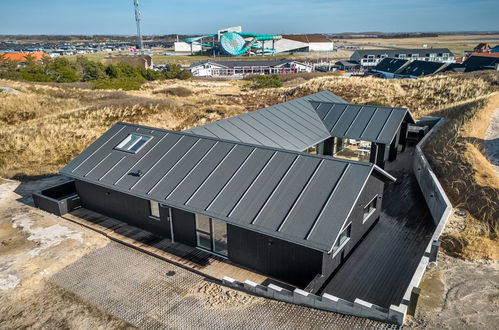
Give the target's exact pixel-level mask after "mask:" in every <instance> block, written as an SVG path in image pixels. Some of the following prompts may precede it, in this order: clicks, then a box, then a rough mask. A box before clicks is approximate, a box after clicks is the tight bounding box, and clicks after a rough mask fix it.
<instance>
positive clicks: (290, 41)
mask: <svg viewBox="0 0 499 330" xmlns="http://www.w3.org/2000/svg"><path fill="white" fill-rule="evenodd" d="M333 49H334V44H333V42H332V41H331V40H329V39H328V38H327V37H326V36H325V35H323V34H287V35H279V34H257V33H247V32H243V31H242V27H241V26H235V27H230V28H225V29H222V30H218V31H217V33H216V34H206V35H202V36H196V37H191V38H187V39H185V40H184V41H179V42H176V43H175V52H190V53H191V54H193V53H196V52H205V53H207V54H212V55H215V56H239V55H264V54H282V53H291V52H330V51H333Z"/></svg>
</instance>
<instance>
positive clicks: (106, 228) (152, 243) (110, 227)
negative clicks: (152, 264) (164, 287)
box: [63, 208, 277, 283]
mask: <svg viewBox="0 0 499 330" xmlns="http://www.w3.org/2000/svg"><path fill="white" fill-rule="evenodd" d="M63 218H65V219H66V220H70V221H72V222H76V223H78V224H80V225H83V226H85V227H87V228H90V229H93V230H95V231H97V232H99V233H101V234H103V235H105V236H107V237H109V238H110V239H112V240H114V241H117V242H120V243H123V244H125V245H128V246H131V247H133V248H135V249H138V250H140V251H142V252H145V253H148V254H150V255H153V256H156V257H158V258H160V259H163V260H165V261H168V262H171V263H173V264H175V265H177V266H181V267H184V268H188V269H190V270H192V271H195V272H196V273H198V274H201V275H204V276H207V277H209V278H212V279H218V280H221V279H222V278H223V277H224V276H229V277H232V278H234V279H236V280H238V281H245V280H251V281H253V282H255V283H264V282H265V283H268V282H277V281H275V280H273V279H271V278H268V277H267V276H264V275H261V274H258V273H255V272H253V271H250V270H247V269H245V268H242V267H240V266H236V265H234V264H232V263H231V262H230V261H228V260H226V259H224V258H221V257H218V256H215V255H213V254H211V253H208V252H205V251H202V250H200V249H197V248H194V247H190V246H187V245H185V244H181V243H172V242H171V241H170V239H169V238H161V237H159V236H156V235H154V234H152V233H150V232H148V231H146V230H143V229H139V228H137V227H133V226H130V225H128V224H127V223H125V222H122V221H119V220H116V219H113V218H110V217H107V216H105V215H102V214H100V213H97V212H93V211H91V210H88V209H85V208H80V209H78V210H75V211H73V212H71V213H68V214H65V215H64V216H63Z"/></svg>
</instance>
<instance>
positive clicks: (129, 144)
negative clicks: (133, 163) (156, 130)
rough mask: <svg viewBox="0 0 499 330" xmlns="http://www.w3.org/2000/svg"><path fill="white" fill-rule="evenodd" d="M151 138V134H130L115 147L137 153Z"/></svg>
mask: <svg viewBox="0 0 499 330" xmlns="http://www.w3.org/2000/svg"><path fill="white" fill-rule="evenodd" d="M150 139H151V137H150V136H145V135H140V134H134V133H132V134H130V135H128V136H127V137H126V138H125V139H124V140H123V141H121V142H120V144H118V145H117V146H116V148H115V149H118V150H121V151H127V152H133V153H136V152H137V151H139V150H140V149H141V148H142V147H143V146H144V145H145V144H146V143H147V141H149V140H150Z"/></svg>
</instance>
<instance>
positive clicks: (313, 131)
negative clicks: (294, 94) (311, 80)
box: [184, 91, 346, 151]
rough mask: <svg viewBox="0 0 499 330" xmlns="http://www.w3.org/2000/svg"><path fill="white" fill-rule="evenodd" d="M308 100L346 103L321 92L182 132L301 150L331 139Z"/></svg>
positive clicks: (331, 94)
mask: <svg viewBox="0 0 499 330" xmlns="http://www.w3.org/2000/svg"><path fill="white" fill-rule="evenodd" d="M309 100H316V101H322V102H336V103H346V101H344V100H343V99H341V98H340V97H338V96H336V95H334V94H333V93H331V92H329V91H322V92H319V93H315V94H311V95H307V96H304V97H300V98H297V99H294V100H291V101H288V102H284V103H279V104H276V105H273V106H270V107H267V108H264V109H260V110H255V111H251V112H248V113H245V114H242V115H239V116H235V117H231V118H227V119H222V120H219V121H216V122H213V123H210V124H207V125H203V126H199V127H194V128H191V129H188V130H185V131H184V132H190V133H195V134H199V135H204V136H209V137H217V138H221V139H227V140H232V141H237V142H245V143H251V144H258V145H264V146H268V147H275V148H281V149H287V150H295V151H303V150H306V149H307V148H309V147H311V146H313V145H315V144H317V143H319V142H321V141H324V140H325V139H327V138H329V137H330V135H329V132H328V131H327V130H326V127H325V126H324V124H323V123H322V121H321V119H320V118H319V116H317V113H316V112H315V111H314V109H313V108H312V106H311V104H310V103H309V102H308V101H309Z"/></svg>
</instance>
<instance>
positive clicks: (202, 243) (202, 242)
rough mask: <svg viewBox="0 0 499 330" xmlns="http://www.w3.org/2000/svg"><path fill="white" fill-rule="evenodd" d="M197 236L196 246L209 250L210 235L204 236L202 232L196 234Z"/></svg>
mask: <svg viewBox="0 0 499 330" xmlns="http://www.w3.org/2000/svg"><path fill="white" fill-rule="evenodd" d="M196 236H197V241H198V242H197V243H198V246H199V247H201V248H203V249H206V250H211V235H210V234H205V233H203V232H200V231H198V232H196Z"/></svg>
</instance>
